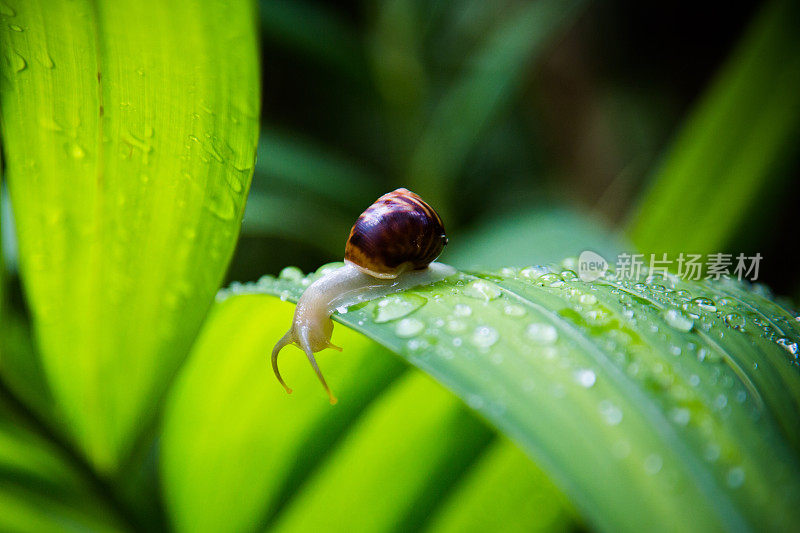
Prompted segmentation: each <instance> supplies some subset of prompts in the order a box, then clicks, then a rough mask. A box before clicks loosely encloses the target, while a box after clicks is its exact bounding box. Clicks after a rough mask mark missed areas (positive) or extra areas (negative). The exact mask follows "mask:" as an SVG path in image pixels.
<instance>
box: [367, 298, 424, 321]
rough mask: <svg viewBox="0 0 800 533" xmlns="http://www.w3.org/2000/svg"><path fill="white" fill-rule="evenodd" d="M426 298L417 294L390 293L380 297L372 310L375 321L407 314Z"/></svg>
mask: <svg viewBox="0 0 800 533" xmlns="http://www.w3.org/2000/svg"><path fill="white" fill-rule="evenodd" d="M427 301H428V300H427V299H426V298H425V297H424V296H420V295H418V294H408V293H404V294H392V295H390V296H387V297H385V298H383V299H381V300H380V301H379V302H378V305H376V306H375V309H374V310H373V316H374V317H375V322H377V323H378V324H382V323H384V322H390V321H392V320H397V319H398V318H403V317H404V316H407V315H409V314H411V313H413V312H414V311H416V310H417V309H419V308H420V307H422V306H423V305H425V303H426V302H427Z"/></svg>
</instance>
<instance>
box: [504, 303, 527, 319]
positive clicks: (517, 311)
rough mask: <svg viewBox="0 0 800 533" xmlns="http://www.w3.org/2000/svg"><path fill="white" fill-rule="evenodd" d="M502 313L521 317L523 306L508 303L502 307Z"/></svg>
mask: <svg viewBox="0 0 800 533" xmlns="http://www.w3.org/2000/svg"><path fill="white" fill-rule="evenodd" d="M503 314H504V315H506V316H513V317H521V316H524V315H525V308H524V307H522V306H521V305H516V304H509V305H507V306H505V307H504V308H503Z"/></svg>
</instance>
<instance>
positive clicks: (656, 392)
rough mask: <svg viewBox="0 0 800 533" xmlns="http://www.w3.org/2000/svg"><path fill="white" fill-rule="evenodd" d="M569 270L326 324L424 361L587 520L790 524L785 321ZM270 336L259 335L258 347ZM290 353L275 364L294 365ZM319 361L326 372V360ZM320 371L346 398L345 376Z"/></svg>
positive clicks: (762, 308) (742, 302) (792, 399)
mask: <svg viewBox="0 0 800 533" xmlns="http://www.w3.org/2000/svg"><path fill="white" fill-rule="evenodd" d="M569 267H573V268H574V260H567V261H565V262H564V263H563V267H562V268H557V269H550V270H543V269H541V268H526V269H515V268H506V269H502V270H500V271H497V272H489V273H481V274H466V273H458V274H456V275H455V276H454V277H452V278H450V279H448V280H445V281H442V282H439V283H436V284H434V285H430V286H426V287H420V288H417V289H413V290H411V291H409V292H407V293H405V294H409V295H414V297H418V298H424V299H425V304H424V305H422V306H418V307H417V308H416V309H414V310H413V311H412V312H410V313H408V314H404V315H402V316H398V317H397V319H396V320H389V321H384V322H377V321H376V320H375V316H376V310H377V309H378V308H379V307H380V306H381V302H382V300H378V301H372V302H370V303H368V304H366V305H358V306H356V307H355V308H353V309H351V310H349V311H347V312H345V313H343V314H340V315H337V316H336V319H337V320H338V321H339V322H341V323H343V324H346V325H347V326H349V327H351V328H353V329H355V330H356V331H360V332H362V333H364V334H365V335H366V336H368V337H370V338H372V339H374V340H375V341H377V342H378V343H380V344H382V345H384V346H385V347H387V348H389V349H390V350H392V351H394V352H395V353H398V354H400V355H401V356H402V357H403V358H405V359H406V360H408V361H409V362H411V363H412V364H414V365H415V366H417V367H419V368H421V369H423V370H425V371H426V372H428V373H429V374H430V375H432V376H433V377H435V378H436V379H437V380H438V381H440V382H441V383H443V384H444V385H445V386H447V387H448V388H449V389H451V390H452V391H453V392H455V393H456V394H457V395H458V396H460V397H461V398H462V399H463V400H464V401H465V402H466V404H467V405H469V406H470V407H472V408H473V409H475V410H477V411H479V412H480V413H481V414H482V415H483V416H484V417H485V418H486V419H488V420H490V421H491V422H492V423H493V424H494V425H495V426H496V427H497V428H499V429H500V430H501V431H502V432H503V433H505V434H506V435H508V436H509V437H511V438H512V439H513V440H515V441H516V442H517V443H519V444H520V445H521V446H523V448H524V449H525V450H526V451H527V452H528V453H529V455H530V456H531V457H532V458H533V459H534V460H535V461H536V462H537V463H538V464H539V465H540V466H542V468H543V469H544V470H545V471H546V472H547V473H548V474H549V475H550V476H551V477H552V478H553V480H554V481H555V482H556V484H557V485H559V486H560V487H561V489H563V490H564V491H565V492H566V494H567V495H568V496H569V497H570V498H571V499H572V501H573V502H574V503H575V504H576V505H577V507H578V508H579V510H580V511H581V512H582V514H583V515H584V516H585V517H586V518H587V519H588V520H589V521H590V522H591V523H592V524H593V525H594V526H596V527H599V528H601V529H604V530H620V529H624V530H643V529H646V530H665V531H674V530H684V529H693V530H694V529H700V530H718V529H724V530H746V529H757V528H767V529H777V530H780V529H786V528H791V525H792V524H793V523H796V520H797V519H798V512H800V511H798V509H800V506H798V503H800V481H798V480H800V475H799V474H800V465H799V464H798V459H797V457H798V454H797V452H798V450H799V449H800V439H799V438H798V435H800V371H799V370H798V363H797V352H798V344H797V343H798V341H800V325H798V319H797V316H796V314H794V313H792V312H790V311H789V310H787V309H785V308H783V307H781V306H780V305H778V304H777V303H774V302H773V301H772V300H771V299H770V297H769V296H768V295H767V294H766V293H765V292H764V290H763V289H762V288H759V287H755V288H750V287H748V286H745V285H743V284H740V283H739V282H735V281H729V280H720V281H716V282H712V281H703V282H689V281H683V280H680V279H678V278H675V277H672V276H668V277H664V276H662V275H660V274H654V275H652V276H650V277H649V278H647V279H633V280H616V279H614V278H612V277H610V276H608V277H604V278H601V279H599V280H596V281H594V282H590V283H587V282H583V281H581V280H580V278H578V277H577V276H576V274H575V272H574V271H573V270H570V269H569ZM315 276H316V275H314V274H312V275H311V276H310V277H308V278H302V277H300V276H297V275H293V276H288V275H287V276H283V277H281V278H278V279H275V278H270V277H265V278H262V280H260V281H259V282H258V283H253V284H248V285H237V286H235V287H233V288H232V289H231V290H229V291H226V292H224V293H223V294H222V298H223V299H224V298H227V300H225V301H224V302H223V303H222V304H220V306H219V307H220V309H219V310H218V313H219V314H220V315H221V316H226V315H228V314H229V311H226V309H230V308H238V309H239V312H240V313H243V312H244V311H243V310H244V309H246V308H247V307H248V302H255V301H258V299H259V298H263V297H262V296H253V295H246V294H247V293H269V294H274V295H276V296H277V295H279V296H281V298H284V299H290V300H296V299H297V298H299V296H300V295H301V294H302V292H303V290H304V288H305V287H306V286H308V283H309V282H310V281H312V280H313V279H314V278H315ZM395 298H396V297H395ZM251 306H252V305H251ZM212 324H213V322H212ZM228 325H229V326H233V325H234V323H233V322H231V323H229V324H228ZM284 327H288V323H286V324H284ZM228 331H229V334H230V335H231V336H233V337H236V336H247V334H246V333H245V332H246V331H248V328H247V326H245V325H244V324H243V325H241V326H240V327H236V328H230V329H229V330H228ZM239 332H241V333H239ZM280 333H282V332H281V331H280V328H278V331H276V332H274V333H273V335H274V337H273V338H266V339H263V343H264V344H263V346H262V350H263V351H264V354H265V358H266V353H267V351H268V349H269V344H270V342H271V341H273V340H276V339H277V337H278V336H279V335H280ZM334 341H335V342H336V343H337V344H341V345H343V346H344V349H345V352H344V353H343V354H341V355H339V354H337V355H336V356H335V357H336V358H337V359H341V358H343V359H347V358H348V343H349V341H348V340H347V339H342V338H341V337H339V339H338V340H337V339H334ZM294 355H295V357H291V355H290V353H288V352H287V353H286V354H284V355H283V356H282V357H283V358H284V359H283V363H285V364H293V365H296V364H297V363H298V361H297V359H301V360H302V356H301V355H300V353H299V352H295V354H294ZM319 359H320V361H321V366H322V368H323V371H325V370H326V368H327V366H328V363H329V361H328V355H327V354H326V353H322V354H320V357H319ZM264 364H265V365H266V362H265V363H264ZM289 368H290V370H289V372H288V376H287V379H288V380H290V383H291V384H292V385H295V390H296V393H295V394H296V395H297V396H299V397H302V398H303V400H302V401H303V402H306V401H309V400H308V399H307V397H308V395H309V394H312V395H316V396H317V398H318V399H319V402H320V403H322V402H323V401H324V393H323V392H322V391H321V390H319V387H318V385H315V386H314V387H315V388H316V389H318V390H316V392H312V391H309V390H307V389H306V387H308V386H310V385H309V383H310V382H313V376H312V372H311V370H310V369H306V371H305V375H303V374H302V372H301V374H300V375H298V374H297V372H298V370H297V369H296V366H293V367H289ZM300 370H302V369H300ZM261 377H262V378H263V379H267V380H268V379H270V377H269V376H268V372H266V371H265V370H264V371H262V376H261ZM301 379H302V380H304V381H299V380H301ZM328 381H329V383H330V384H331V386H332V387H333V388H334V390H335V391H336V392H337V394H338V396H339V397H340V398H342V399H343V401H347V397H348V394H349V392H348V388H349V386H350V385H349V384H348V383H347V382H341V383H337V381H338V380H337V378H336V377H334V376H333V375H331V376H330V377H329V380H328ZM265 386H267V387H269V386H270V384H269V383H266V384H265ZM195 389H196V391H197V392H196V393H195V394H199V393H200V391H201V390H202V387H200V386H198V385H196V386H195ZM356 393H357V392H356ZM286 401H287V402H288V403H286V404H285V405H286V407H284V409H293V408H292V407H290V406H291V405H292V404H291V400H288V399H287V400H286ZM264 408H266V406H264ZM177 449H180V448H177V447H176V450H177ZM331 468H334V467H331ZM342 477H343V475H342V476H340V479H341V478H342ZM168 485H169V484H168ZM330 490H333V489H332V488H330ZM642 494H658V498H642V497H641V495H642ZM632 501H636V502H637V503H636V505H632V504H631V502H632Z"/></svg>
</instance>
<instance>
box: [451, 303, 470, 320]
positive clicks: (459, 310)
mask: <svg viewBox="0 0 800 533" xmlns="http://www.w3.org/2000/svg"><path fill="white" fill-rule="evenodd" d="M453 314H454V315H456V316H461V317H467V316H470V315H472V308H471V307H470V306H468V305H466V304H456V305H455V307H453Z"/></svg>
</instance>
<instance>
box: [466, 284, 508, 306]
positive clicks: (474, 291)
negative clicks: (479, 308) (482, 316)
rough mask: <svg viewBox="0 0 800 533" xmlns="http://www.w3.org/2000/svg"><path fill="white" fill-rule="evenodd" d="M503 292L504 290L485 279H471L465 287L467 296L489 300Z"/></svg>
mask: <svg viewBox="0 0 800 533" xmlns="http://www.w3.org/2000/svg"><path fill="white" fill-rule="evenodd" d="M501 294H503V291H501V290H500V289H499V288H497V287H496V286H495V285H493V284H491V283H489V282H488V281H484V280H474V281H471V282H469V283H468V284H467V286H466V287H464V295H465V296H469V297H470V298H477V299H478V300H484V301H487V302H488V301H491V300H494V299H495V298H498V297H499V296H500V295H501Z"/></svg>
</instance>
